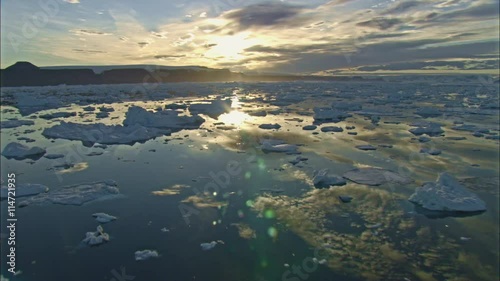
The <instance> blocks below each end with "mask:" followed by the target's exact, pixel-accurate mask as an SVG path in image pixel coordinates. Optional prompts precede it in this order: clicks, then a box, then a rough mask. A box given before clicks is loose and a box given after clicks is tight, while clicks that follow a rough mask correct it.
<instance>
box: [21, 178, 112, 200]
mask: <svg viewBox="0 0 500 281" xmlns="http://www.w3.org/2000/svg"><path fill="white" fill-rule="evenodd" d="M119 196H120V191H119V189H118V187H116V182H114V181H112V180H107V181H101V182H94V183H87V184H78V185H72V186H67V187H63V188H61V189H58V190H55V191H51V192H47V193H41V194H38V195H36V196H33V197H31V198H28V199H26V200H23V201H21V202H19V207H25V206H28V205H47V204H61V205H78V206H79V205H83V204H85V203H89V202H92V201H96V200H105V199H113V198H117V197H119Z"/></svg>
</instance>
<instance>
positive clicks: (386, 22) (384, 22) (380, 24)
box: [356, 17, 403, 30]
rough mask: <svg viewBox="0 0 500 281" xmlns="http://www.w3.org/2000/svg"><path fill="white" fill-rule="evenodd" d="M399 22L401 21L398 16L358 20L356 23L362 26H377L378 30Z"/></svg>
mask: <svg viewBox="0 0 500 281" xmlns="http://www.w3.org/2000/svg"><path fill="white" fill-rule="evenodd" d="M401 23H403V21H402V20H400V19H398V18H384V17H377V18H373V19H371V20H367V21H363V22H358V23H357V24H356V25H357V26H363V27H371V28H377V29H380V30H386V29H389V28H391V27H393V26H395V25H398V24H401Z"/></svg>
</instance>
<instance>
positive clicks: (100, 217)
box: [92, 213, 117, 223]
mask: <svg viewBox="0 0 500 281" xmlns="http://www.w3.org/2000/svg"><path fill="white" fill-rule="evenodd" d="M92 216H93V217H94V218H95V220H96V221H97V222H100V223H107V222H110V221H114V220H116V219H117V218H116V217H115V216H112V215H108V214H106V213H95V214H93V215H92Z"/></svg>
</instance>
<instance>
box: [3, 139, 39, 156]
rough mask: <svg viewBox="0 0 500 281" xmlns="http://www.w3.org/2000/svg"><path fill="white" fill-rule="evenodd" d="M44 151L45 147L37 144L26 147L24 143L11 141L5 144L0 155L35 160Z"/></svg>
mask: <svg viewBox="0 0 500 281" xmlns="http://www.w3.org/2000/svg"><path fill="white" fill-rule="evenodd" d="M45 152H46V151H45V149H43V148H41V147H38V146H34V147H28V146H26V145H24V144H20V143H17V142H11V143H9V144H7V145H6V146H5V148H4V149H3V151H2V155H3V156H5V157H6V158H8V159H10V158H13V159H16V160H23V159H26V158H29V159H33V160H35V159H39V158H40V157H42V156H43V155H44V154H45Z"/></svg>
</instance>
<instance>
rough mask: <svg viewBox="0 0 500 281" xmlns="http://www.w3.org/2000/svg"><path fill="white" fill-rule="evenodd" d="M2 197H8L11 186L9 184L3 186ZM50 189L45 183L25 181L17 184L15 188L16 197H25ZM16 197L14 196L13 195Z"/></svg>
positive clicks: (0, 195) (0, 189)
mask: <svg viewBox="0 0 500 281" xmlns="http://www.w3.org/2000/svg"><path fill="white" fill-rule="evenodd" d="M0 191H1V193H0V197H1V198H7V197H9V188H8V186H2V187H1V188H0ZM47 191H49V188H48V187H47V186H45V185H43V184H37V183H23V184H16V188H15V197H16V198H17V197H23V196H31V195H37V194H39V193H43V192H47ZM11 197H14V196H11Z"/></svg>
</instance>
